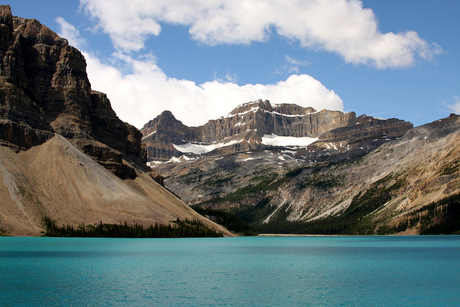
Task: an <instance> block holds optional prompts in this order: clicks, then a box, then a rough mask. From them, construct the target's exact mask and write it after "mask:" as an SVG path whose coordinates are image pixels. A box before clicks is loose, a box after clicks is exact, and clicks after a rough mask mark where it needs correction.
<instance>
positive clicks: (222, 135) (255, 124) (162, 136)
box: [141, 99, 413, 162]
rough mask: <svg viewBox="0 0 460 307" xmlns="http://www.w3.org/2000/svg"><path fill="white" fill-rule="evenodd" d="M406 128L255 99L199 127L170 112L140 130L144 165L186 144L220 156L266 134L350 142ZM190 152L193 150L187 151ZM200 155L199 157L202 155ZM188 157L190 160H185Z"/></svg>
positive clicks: (257, 144) (258, 143) (258, 142)
mask: <svg viewBox="0 0 460 307" xmlns="http://www.w3.org/2000/svg"><path fill="white" fill-rule="evenodd" d="M412 127H413V125H412V124H411V123H408V122H405V121H402V120H399V119H387V120H382V119H377V118H373V117H369V116H359V117H356V114H355V113H354V112H349V113H343V112H340V111H329V110H322V111H319V112H318V111H316V110H315V109H313V108H311V107H307V108H305V107H301V106H298V105H295V104H275V105H272V104H271V103H270V102H269V101H268V100H265V101H262V100H261V99H259V100H256V101H252V102H248V103H244V104H241V105H239V106H237V107H236V108H235V109H234V110H233V111H231V112H230V113H229V114H228V115H227V116H226V117H221V118H219V119H216V120H209V121H208V122H207V123H206V124H205V125H202V126H198V127H187V126H186V125H184V124H182V122H180V121H178V120H177V119H176V118H175V117H174V115H173V114H172V113H171V112H170V111H164V112H163V113H162V114H160V115H159V116H157V117H156V118H155V119H153V120H151V121H149V122H148V123H146V124H145V125H144V127H143V128H142V129H141V133H142V134H143V138H142V142H143V143H144V144H146V147H147V160H148V161H160V162H166V161H169V160H170V159H171V158H173V157H174V158H179V157H180V156H183V155H184V153H186V152H187V151H185V150H180V149H179V148H178V146H181V145H184V144H186V143H191V144H192V143H195V144H199V145H208V146H210V145H212V144H216V143H217V144H220V145H219V146H216V148H215V149H216V150H218V151H220V152H222V153H234V152H242V151H245V150H254V149H257V148H261V147H263V146H264V145H267V144H264V140H263V138H264V137H267V136H270V135H276V136H283V137H295V138H302V137H303V138H305V137H309V138H317V139H318V140H320V141H322V142H326V141H330V142H331V141H332V142H339V141H346V140H349V141H356V139H363V138H371V137H383V136H386V137H389V138H394V137H399V136H401V135H402V134H404V132H406V131H407V130H408V129H410V128H412ZM191 152H192V153H193V151H191ZM207 152H208V150H204V151H203V153H207ZM191 157H193V155H192V156H191Z"/></svg>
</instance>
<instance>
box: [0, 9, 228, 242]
mask: <svg viewBox="0 0 460 307" xmlns="http://www.w3.org/2000/svg"><path fill="white" fill-rule="evenodd" d="M141 137H142V135H141V133H140V131H139V130H138V129H136V128H135V127H133V126H131V125H129V124H127V123H124V122H122V121H121V120H120V119H119V118H118V117H117V116H116V114H115V112H114V111H113V109H112V107H111V105H110V101H109V99H108V98H107V96H106V95H105V94H103V93H100V92H97V91H93V90H92V89H91V85H90V82H89V80H88V77H87V74H86V62H85V58H84V56H83V55H82V54H81V53H80V51H78V50H77V49H75V48H74V47H72V46H70V45H69V44H68V42H67V40H65V39H63V38H61V37H59V36H58V35H57V34H56V33H54V32H53V31H51V30H50V29H49V28H47V27H46V26H44V25H42V24H40V23H39V22H38V21H37V20H34V19H24V18H20V17H15V16H13V15H12V12H11V8H10V6H9V5H1V6H0V170H1V173H2V176H0V195H1V199H2V201H1V202H0V232H2V231H3V232H6V233H7V234H9V235H38V234H39V233H40V231H41V230H43V223H42V219H43V217H45V216H47V217H49V218H51V219H54V220H56V222H57V223H58V224H59V223H60V224H64V223H65V224H69V225H81V224H82V223H84V224H94V223H98V222H100V221H102V222H103V223H122V222H127V223H138V224H143V225H145V226H149V225H154V224H155V223H160V224H168V223H169V222H171V221H173V220H176V219H177V218H179V219H189V220H193V219H196V220H199V221H202V222H203V223H204V224H205V225H207V226H208V227H211V228H213V229H215V230H217V231H220V232H223V233H224V234H225V235H231V234H230V233H229V232H228V231H227V230H226V229H224V228H223V227H221V226H219V225H217V224H215V223H213V222H211V221H209V220H207V219H205V218H203V217H201V216H200V215H199V214H197V213H196V212H194V211H193V210H192V209H190V208H189V207H188V206H186V205H185V204H184V203H182V202H181V201H180V200H179V199H177V198H176V197H175V196H174V195H173V194H171V193H170V192H169V191H167V190H165V189H164V188H163V187H162V186H161V183H162V177H161V176H158V174H156V173H155V172H153V171H152V170H151V169H150V168H148V167H147V166H146V165H145V162H146V148H145V145H143V144H142V143H141ZM154 179H155V180H156V181H155V180H154ZM159 183H160V184H159Z"/></svg>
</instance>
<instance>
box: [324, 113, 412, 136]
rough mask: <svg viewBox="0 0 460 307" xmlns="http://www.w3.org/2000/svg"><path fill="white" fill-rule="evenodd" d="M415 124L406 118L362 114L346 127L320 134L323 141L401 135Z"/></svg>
mask: <svg viewBox="0 0 460 307" xmlns="http://www.w3.org/2000/svg"><path fill="white" fill-rule="evenodd" d="M412 127H413V125H412V124H411V123H409V122H406V121H404V120H400V119H396V118H390V119H379V118H374V117H372V116H367V115H362V116H359V117H358V118H356V119H354V120H352V121H351V122H350V124H349V125H348V126H346V127H341V128H336V129H333V130H331V131H328V132H326V133H323V134H322V135H321V136H320V139H321V140H322V141H330V142H337V141H340V140H356V139H363V138H368V137H370V138H372V137H374V138H375V137H382V136H387V137H390V138H395V137H400V136H402V135H403V134H404V133H406V131H408V130H409V129H411V128H412Z"/></svg>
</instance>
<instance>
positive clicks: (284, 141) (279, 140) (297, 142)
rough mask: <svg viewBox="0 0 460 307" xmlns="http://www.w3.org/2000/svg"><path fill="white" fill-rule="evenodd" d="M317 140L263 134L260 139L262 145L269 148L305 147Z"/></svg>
mask: <svg viewBox="0 0 460 307" xmlns="http://www.w3.org/2000/svg"><path fill="white" fill-rule="evenodd" d="M317 140H318V138H310V137H293V136H278V135H276V134H265V135H264V136H263V137H262V144H265V145H271V146H285V147H286V146H299V147H307V146H308V145H310V144H312V143H314V142H316V141H317Z"/></svg>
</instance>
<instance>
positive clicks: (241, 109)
mask: <svg viewBox="0 0 460 307" xmlns="http://www.w3.org/2000/svg"><path fill="white" fill-rule="evenodd" d="M251 111H252V112H257V111H261V112H267V113H273V112H274V113H277V114H279V115H288V116H303V115H308V114H311V113H315V112H316V110H315V109H314V108H312V107H307V108H305V107H301V106H299V105H296V104H293V103H279V104H273V105H272V104H271V103H270V101H268V100H262V99H259V100H255V101H250V102H246V103H243V104H240V105H239V106H237V107H236V108H235V109H233V110H232V111H231V112H230V113H229V116H235V115H242V114H245V113H248V112H251Z"/></svg>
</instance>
